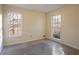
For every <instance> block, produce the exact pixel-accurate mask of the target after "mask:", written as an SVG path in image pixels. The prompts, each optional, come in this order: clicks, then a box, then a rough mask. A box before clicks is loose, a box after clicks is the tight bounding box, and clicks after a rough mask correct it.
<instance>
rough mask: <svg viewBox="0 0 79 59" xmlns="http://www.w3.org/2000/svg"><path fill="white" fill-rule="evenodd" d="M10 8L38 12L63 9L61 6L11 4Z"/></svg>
mask: <svg viewBox="0 0 79 59" xmlns="http://www.w3.org/2000/svg"><path fill="white" fill-rule="evenodd" d="M11 6H16V7H22V8H27V9H31V10H35V11H39V12H49V11H53V10H56V9H58V8H61V7H63V6H64V5H63V4H12V5H11Z"/></svg>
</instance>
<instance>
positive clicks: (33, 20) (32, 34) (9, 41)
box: [3, 5, 45, 46]
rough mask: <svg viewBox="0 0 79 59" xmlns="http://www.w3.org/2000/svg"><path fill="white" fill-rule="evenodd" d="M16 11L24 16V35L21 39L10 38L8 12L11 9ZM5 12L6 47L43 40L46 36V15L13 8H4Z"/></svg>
mask: <svg viewBox="0 0 79 59" xmlns="http://www.w3.org/2000/svg"><path fill="white" fill-rule="evenodd" d="M10 8H13V9H16V11H18V12H20V13H21V14H22V15H23V34H22V36H21V37H15V38H10V37H8V19H7V14H6V12H7V11H8V10H9V9H10ZM3 11H4V46H8V45H13V44H18V43H24V42H28V41H33V40H39V39H43V38H44V37H43V35H45V13H41V12H37V11H32V10H29V9H25V8H18V7H13V6H7V5H4V6H3Z"/></svg>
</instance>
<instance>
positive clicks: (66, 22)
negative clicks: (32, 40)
mask: <svg viewBox="0 0 79 59" xmlns="http://www.w3.org/2000/svg"><path fill="white" fill-rule="evenodd" d="M53 15H61V20H62V21H61V27H62V29H61V42H62V43H63V44H66V45H68V46H71V47H74V48H76V49H79V26H78V25H79V5H65V6H64V7H62V8H60V9H57V10H55V11H51V12H49V13H47V38H49V39H51V16H53Z"/></svg>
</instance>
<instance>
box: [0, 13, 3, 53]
mask: <svg viewBox="0 0 79 59" xmlns="http://www.w3.org/2000/svg"><path fill="white" fill-rule="evenodd" d="M2 39H3V38H2V14H0V52H1V50H2Z"/></svg>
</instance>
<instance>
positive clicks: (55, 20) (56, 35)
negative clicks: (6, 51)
mask: <svg viewBox="0 0 79 59" xmlns="http://www.w3.org/2000/svg"><path fill="white" fill-rule="evenodd" d="M60 34H61V15H55V16H52V17H51V39H52V40H55V41H60V40H61V35H60Z"/></svg>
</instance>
